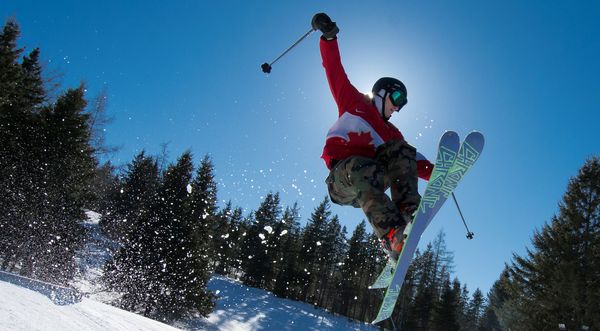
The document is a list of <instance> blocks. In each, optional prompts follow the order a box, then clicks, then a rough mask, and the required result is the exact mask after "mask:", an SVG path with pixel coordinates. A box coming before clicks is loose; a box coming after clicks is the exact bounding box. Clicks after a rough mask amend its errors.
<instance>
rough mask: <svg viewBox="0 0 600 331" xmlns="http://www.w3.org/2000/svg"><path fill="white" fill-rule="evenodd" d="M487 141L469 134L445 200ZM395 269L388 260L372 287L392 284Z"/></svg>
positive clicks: (448, 178) (448, 182)
mask: <svg viewBox="0 0 600 331" xmlns="http://www.w3.org/2000/svg"><path fill="white" fill-rule="evenodd" d="M484 143H485V138H484V136H483V135H482V134H481V133H480V132H477V131H473V132H471V133H469V134H468V135H467V137H466V138H465V140H464V142H463V143H462V144H461V145H460V149H459V151H458V154H457V156H456V159H455V161H454V164H453V165H452V167H451V168H450V170H448V174H447V175H446V179H445V181H444V185H443V187H442V192H443V193H444V201H445V200H446V199H447V198H448V197H449V196H450V194H452V192H453V191H454V189H456V187H457V186H458V183H459V182H460V180H461V179H462V178H463V177H464V175H465V174H466V173H467V171H468V170H469V169H470V168H471V167H472V166H473V165H474V164H475V161H477V159H478V158H479V155H481V152H482V151H483V146H484ZM444 201H438V203H437V204H436V206H435V207H434V210H432V212H431V213H430V218H429V219H428V220H427V225H426V226H425V228H427V227H428V226H429V223H431V220H432V219H433V216H434V215H435V214H436V213H437V211H438V210H439V209H440V208H441V206H442V204H443V202H444ZM393 271H394V263H393V262H391V261H388V263H387V264H386V265H385V267H384V268H383V270H382V271H381V273H380V274H379V276H378V277H377V279H376V280H375V282H374V283H373V285H371V286H369V288H370V289H377V288H386V287H388V286H389V285H390V282H391V281H392V276H393Z"/></svg>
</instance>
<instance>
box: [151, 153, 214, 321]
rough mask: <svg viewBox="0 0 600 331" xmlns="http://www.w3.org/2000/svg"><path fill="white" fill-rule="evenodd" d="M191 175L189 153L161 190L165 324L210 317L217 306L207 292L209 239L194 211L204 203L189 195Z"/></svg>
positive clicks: (170, 170) (162, 314) (161, 303)
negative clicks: (199, 315) (197, 316)
mask: <svg viewBox="0 0 600 331" xmlns="http://www.w3.org/2000/svg"><path fill="white" fill-rule="evenodd" d="M192 172H193V163H192V155H191V153H190V152H186V153H184V154H183V155H182V156H181V157H180V158H179V159H178V161H177V163H176V164H175V165H171V166H169V167H168V168H167V171H166V172H165V174H164V176H163V181H162V185H161V188H160V190H159V197H160V198H159V200H158V201H159V203H158V207H159V209H158V212H157V214H158V215H159V216H158V217H159V218H158V236H157V238H156V239H157V242H156V245H157V247H158V255H157V257H158V263H159V265H160V266H161V268H160V269H159V273H158V280H159V282H160V288H159V289H158V290H160V292H158V293H157V306H158V311H159V313H158V316H159V317H160V318H161V319H164V320H166V321H172V320H175V319H179V318H182V317H190V316H193V315H195V314H197V313H199V314H201V315H203V316H207V315H208V313H210V312H211V311H212V308H213V306H214V302H213V300H214V295H213V294H212V293H209V292H208V291H207V290H206V284H207V283H208V280H209V278H210V274H211V270H209V268H208V262H209V258H208V255H207V248H208V245H207V242H208V239H209V238H208V236H207V235H206V233H205V232H204V231H202V230H198V229H199V228H202V227H198V226H197V225H198V221H199V220H198V219H197V218H196V217H197V214H196V211H197V210H196V209H195V207H196V206H198V205H199V204H201V203H202V202H204V201H197V200H194V198H197V197H198V195H192V194H191V193H190V187H192V192H193V186H192V185H191V182H192ZM202 181H203V179H200V182H202ZM207 190H210V189H207ZM206 193H207V192H204V194H206ZM204 194H200V196H203V195H204ZM205 200H206V199H205ZM202 211H204V212H208V211H207V210H206V209H204V210H202Z"/></svg>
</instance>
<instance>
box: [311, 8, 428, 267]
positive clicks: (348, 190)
mask: <svg viewBox="0 0 600 331" xmlns="http://www.w3.org/2000/svg"><path fill="white" fill-rule="evenodd" d="M311 24H312V27H313V29H314V30H320V31H321V32H322V36H321V38H320V41H319V43H320V49H321V57H322V60H323V67H324V68H325V74H326V76H327V80H328V82H329V87H330V89H331V93H332V94H333V98H334V99H335V102H336V103H337V106H338V116H339V118H338V119H337V121H336V122H335V123H334V124H333V126H332V127H331V128H330V129H329V132H328V133H327V139H326V142H325V147H324V149H323V155H322V156H321V157H322V158H323V160H324V161H325V164H326V165H327V167H328V169H329V170H330V172H329V176H328V177H327V179H326V183H327V188H328V191H329V196H330V198H331V201H333V202H334V203H336V204H339V205H350V206H353V207H355V208H362V210H363V212H364V213H365V215H366V217H367V219H368V220H369V223H370V224H371V226H372V227H373V230H374V232H375V234H376V235H377V237H378V238H379V239H380V241H381V244H382V246H383V249H384V250H385V251H386V253H387V254H388V255H389V256H390V258H391V259H393V260H394V261H397V260H398V257H399V254H400V252H401V250H402V245H403V241H404V235H403V232H404V229H405V228H406V226H407V224H408V223H409V222H411V221H412V218H413V214H414V212H415V211H416V209H417V207H418V205H419V202H420V199H421V196H420V195H419V192H418V189H417V182H418V177H420V178H423V179H426V180H428V179H429V176H430V175H431V172H432V170H433V165H432V164H431V163H430V162H429V161H428V160H427V159H425V157H423V155H421V154H420V153H417V151H416V149H415V148H414V147H413V146H411V145H409V144H408V143H407V142H406V140H404V137H403V136H402V133H401V132H400V131H399V130H398V129H397V128H396V127H395V126H394V125H393V124H392V123H390V122H389V120H390V118H391V117H392V115H393V114H394V113H395V112H398V111H400V109H402V107H404V106H405V105H406V103H407V94H406V87H405V86H404V84H403V83H402V82H401V81H400V80H398V79H395V78H390V77H383V78H381V79H379V80H377V81H376V82H375V84H374V85H373V88H372V93H373V96H372V98H371V97H369V96H367V95H364V94H362V93H360V92H359V91H358V90H357V89H356V88H355V87H354V86H353V85H352V83H350V81H349V80H348V77H347V76H346V72H345V71H344V68H343V66H342V63H341V58H340V53H339V49H338V43H337V33H338V32H339V28H338V27H337V24H336V23H335V22H332V20H331V18H330V17H329V16H328V15H327V14H325V13H318V14H315V15H314V16H313V19H312V22H311ZM387 189H390V191H391V199H390V197H388V196H387V194H386V193H385V191H386V190H387Z"/></svg>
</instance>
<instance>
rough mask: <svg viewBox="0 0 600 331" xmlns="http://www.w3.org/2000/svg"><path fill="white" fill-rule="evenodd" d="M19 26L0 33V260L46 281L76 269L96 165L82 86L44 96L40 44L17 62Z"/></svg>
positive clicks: (8, 26) (61, 279)
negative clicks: (49, 97) (51, 99)
mask: <svg viewBox="0 0 600 331" xmlns="http://www.w3.org/2000/svg"><path fill="white" fill-rule="evenodd" d="M18 36H19V28H18V26H17V24H16V23H15V22H14V21H9V22H8V23H6V25H5V26H4V29H3V31H2V33H1V34H0V145H1V146H2V149H1V152H0V190H1V191H2V192H5V196H4V199H3V201H2V202H0V214H1V216H0V228H2V230H3V233H4V235H3V236H2V237H0V240H1V243H0V248H2V249H1V250H0V251H2V253H0V259H2V267H3V268H6V269H9V270H13V269H17V270H18V272H20V273H22V274H25V275H28V276H31V277H37V278H42V279H45V280H49V281H53V282H59V283H62V282H66V281H67V280H68V279H70V278H71V277H72V275H73V274H74V272H75V271H76V266H75V256H74V255H75V252H76V251H77V250H78V249H79V248H80V247H81V245H82V242H83V237H84V235H85V233H84V230H83V227H82V226H81V225H80V220H81V219H83V218H84V214H83V207H84V206H85V205H86V204H88V203H89V202H90V201H91V194H90V182H91V179H92V178H93V174H94V170H95V168H96V160H95V158H94V157H93V155H94V149H93V148H92V147H91V145H90V127H89V116H88V114H87V113H86V111H85V108H86V101H85V99H84V93H83V92H84V87H83V86H80V87H79V88H77V89H70V90H67V91H66V92H65V93H63V94H62V95H60V96H59V97H58V98H57V99H56V101H55V102H54V103H48V102H47V101H46V91H45V90H44V83H43V79H42V70H41V66H40V65H39V55H40V51H39V49H37V48H36V49H34V50H33V51H32V52H31V53H29V54H28V55H26V56H25V57H24V58H23V60H22V63H19V62H18V60H19V57H20V55H21V53H22V49H18V48H17V46H16V41H17V38H18Z"/></svg>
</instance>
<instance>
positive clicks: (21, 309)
mask: <svg viewBox="0 0 600 331" xmlns="http://www.w3.org/2000/svg"><path fill="white" fill-rule="evenodd" d="M0 330H2V331H4V330H7V331H8V330H11V331H14V330H98V331H100V330H102V331H104V330H176V329H175V328H173V327H170V326H168V325H166V324H163V323H160V322H157V321H154V320H151V319H148V318H145V317H142V316H139V315H136V314H133V313H130V312H127V311H124V310H121V309H118V308H115V307H112V306H109V305H107V304H103V303H100V302H97V301H94V300H91V299H87V298H83V299H82V301H81V302H78V303H74V304H71V305H55V304H54V303H52V301H51V300H50V299H49V298H48V297H46V296H45V295H44V294H41V293H38V292H36V291H33V290H29V289H27V288H24V287H21V286H18V285H14V284H11V283H8V282H4V281H0Z"/></svg>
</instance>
